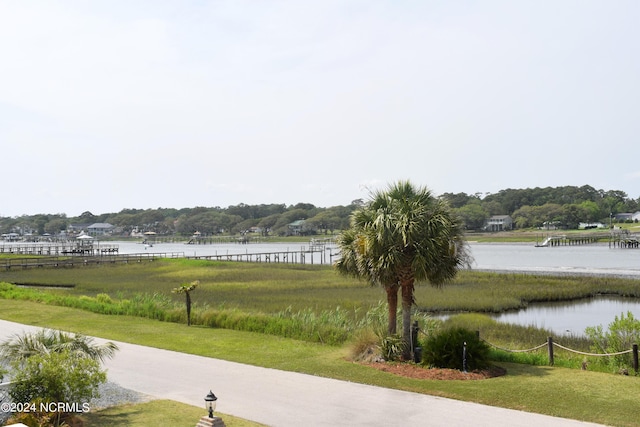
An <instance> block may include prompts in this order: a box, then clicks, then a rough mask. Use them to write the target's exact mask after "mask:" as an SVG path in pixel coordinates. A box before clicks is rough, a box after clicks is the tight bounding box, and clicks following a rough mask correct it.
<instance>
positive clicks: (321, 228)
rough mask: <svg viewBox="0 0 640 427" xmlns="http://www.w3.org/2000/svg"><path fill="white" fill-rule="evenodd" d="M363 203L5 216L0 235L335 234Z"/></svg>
mask: <svg viewBox="0 0 640 427" xmlns="http://www.w3.org/2000/svg"><path fill="white" fill-rule="evenodd" d="M361 204H362V201H361V200H354V201H353V202H352V203H351V204H350V205H348V206H334V207H329V208H319V207H316V206H314V205H312V204H310V203H298V204H296V205H290V206H286V205H284V204H269V205H267V204H262V205H246V204H239V205H235V206H229V207H227V208H220V207H195V208H183V209H172V208H158V209H123V210H121V211H120V212H118V213H104V214H100V215H94V214H92V213H91V212H88V211H87V212H83V213H82V214H81V215H80V216H77V217H67V216H66V215H65V214H37V215H23V216H19V217H13V218H9V217H0V232H1V233H2V234H5V233H12V232H13V233H18V234H21V235H24V234H33V235H39V236H42V235H45V234H50V235H58V234H60V233H61V232H63V231H65V230H67V229H68V228H69V226H70V225H74V224H93V223H109V224H112V225H114V226H115V227H116V228H117V230H118V234H123V235H126V234H129V233H131V232H132V231H134V230H135V231H138V232H140V233H144V232H154V233H157V234H158V235H182V236H190V235H193V234H194V233H196V232H198V233H200V235H201V236H215V235H219V234H232V235H237V234H244V233H247V232H249V231H250V230H252V231H254V232H257V233H260V234H262V235H265V236H266V235H286V234H288V233H289V230H290V229H289V227H288V226H289V224H291V223H292V222H294V221H298V220H305V223H304V227H303V228H302V230H298V233H301V234H333V233H335V232H338V231H340V230H343V229H345V228H347V227H348V225H349V215H350V214H351V212H352V211H353V210H354V209H355V208H356V207H357V206H360V205H361Z"/></svg>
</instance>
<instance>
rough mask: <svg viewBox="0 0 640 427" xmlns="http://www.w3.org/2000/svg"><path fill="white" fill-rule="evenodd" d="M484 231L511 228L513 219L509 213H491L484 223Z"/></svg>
mask: <svg viewBox="0 0 640 427" xmlns="http://www.w3.org/2000/svg"><path fill="white" fill-rule="evenodd" d="M483 228H484V230H485V231H505V230H511V229H513V219H512V218H511V217H510V216H509V215H493V216H492V217H490V218H489V219H487V222H486V223H485V224H484V227H483Z"/></svg>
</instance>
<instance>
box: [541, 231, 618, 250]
mask: <svg viewBox="0 0 640 427" xmlns="http://www.w3.org/2000/svg"><path fill="white" fill-rule="evenodd" d="M606 239H609V233H589V234H557V235H553V236H547V237H546V238H545V239H544V240H543V241H542V242H541V243H537V244H536V246H537V247H540V248H542V247H549V246H577V245H589V244H593V243H598V242H601V241H603V240H606Z"/></svg>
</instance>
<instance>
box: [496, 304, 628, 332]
mask: <svg viewBox="0 0 640 427" xmlns="http://www.w3.org/2000/svg"><path fill="white" fill-rule="evenodd" d="M627 312H631V313H632V314H633V316H634V317H635V318H640V300H637V299H631V298H622V297H612V296H606V297H596V298H589V299H585V300H578V301H572V302H555V303H544V304H538V303H536V304H531V305H530V306H529V307H527V308H526V309H522V310H519V311H517V312H509V313H502V314H498V315H493V316H492V317H493V318H494V319H496V320H498V321H500V322H505V323H513V324H517V325H523V326H529V325H531V326H535V327H539V328H545V329H549V330H550V331H552V332H554V333H555V334H557V335H584V331H585V329H586V328H587V327H589V326H598V325H601V326H602V327H603V328H604V329H605V330H606V329H607V328H608V326H609V324H610V323H611V322H613V321H614V320H615V317H616V316H618V317H620V315H621V314H622V313H625V314H626V313H627Z"/></svg>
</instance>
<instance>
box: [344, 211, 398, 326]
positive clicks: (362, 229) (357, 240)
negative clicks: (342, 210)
mask: <svg viewBox="0 0 640 427" xmlns="http://www.w3.org/2000/svg"><path fill="white" fill-rule="evenodd" d="M373 214H374V213H373V212H372V211H370V210H367V209H360V210H357V211H355V212H354V213H353V215H352V216H351V228H350V229H348V230H345V231H344V232H343V233H342V234H340V236H338V239H337V243H338V246H339V247H340V259H339V260H338V261H336V263H335V268H336V269H337V270H338V272H339V273H341V274H344V275H347V276H352V277H358V278H362V279H366V280H367V281H368V282H369V283H370V284H371V285H372V286H378V285H380V286H382V287H383V288H384V290H385V292H386V294H387V308H388V324H387V331H388V333H389V335H395V334H396V332H397V330H396V328H397V326H396V325H397V323H398V322H397V317H396V313H397V312H398V290H399V289H400V283H399V281H398V280H397V278H396V277H395V276H393V275H391V276H390V277H389V276H386V273H387V272H388V271H387V270H386V269H382V268H379V265H378V264H376V262H375V261H376V260H377V259H379V256H378V255H376V254H375V251H376V250H378V245H376V243H377V241H376V239H375V236H374V235H372V230H373V228H372V227H371V225H372V223H373V220H374V215H373Z"/></svg>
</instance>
